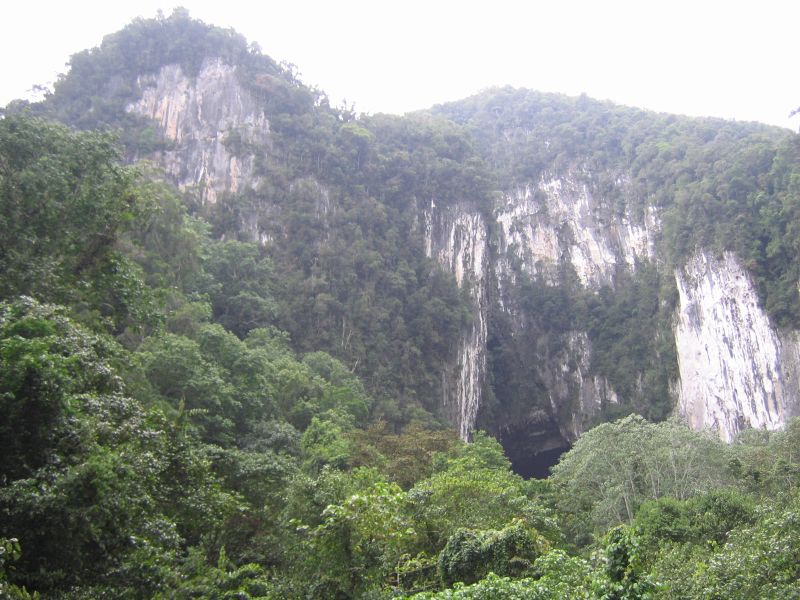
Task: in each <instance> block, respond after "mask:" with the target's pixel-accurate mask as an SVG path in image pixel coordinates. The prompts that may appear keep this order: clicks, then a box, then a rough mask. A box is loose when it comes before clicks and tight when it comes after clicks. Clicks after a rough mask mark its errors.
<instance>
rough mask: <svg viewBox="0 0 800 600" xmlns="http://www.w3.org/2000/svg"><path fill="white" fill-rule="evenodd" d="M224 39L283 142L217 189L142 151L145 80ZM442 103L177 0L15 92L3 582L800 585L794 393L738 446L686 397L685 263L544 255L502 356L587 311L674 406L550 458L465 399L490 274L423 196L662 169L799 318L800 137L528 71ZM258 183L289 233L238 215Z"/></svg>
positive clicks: (622, 388)
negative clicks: (337, 81)
mask: <svg viewBox="0 0 800 600" xmlns="http://www.w3.org/2000/svg"><path fill="white" fill-rule="evenodd" d="M212 54H213V55H217V56H220V55H221V56H223V57H224V58H225V59H226V60H229V61H231V62H232V63H235V64H237V65H239V70H240V72H239V76H240V77H241V78H242V80H243V81H244V82H246V85H249V86H251V87H252V89H253V90H254V93H258V90H259V89H260V90H261V93H262V95H263V99H264V102H265V107H266V110H267V111H268V116H269V119H270V123H271V125H272V127H273V129H272V135H273V146H272V148H271V150H270V152H269V153H266V152H264V153H263V154H261V155H259V158H260V161H261V162H260V163H259V174H260V175H261V176H262V177H263V179H264V182H265V183H264V184H263V185H262V186H260V187H258V188H257V189H255V190H251V191H248V192H245V193H242V194H240V195H239V196H232V197H229V198H226V199H225V200H226V201H225V202H219V203H218V204H217V205H215V206H205V207H204V206H198V205H197V204H196V203H195V202H193V200H192V197H191V191H189V192H188V193H187V194H186V195H185V197H181V196H179V195H178V194H177V192H176V191H175V190H174V189H173V188H172V187H171V186H170V185H169V184H168V183H166V182H164V181H163V180H162V179H161V178H160V175H159V173H158V170H157V168H155V167H153V166H152V165H150V166H148V165H146V164H138V165H133V166H130V165H126V164H124V162H125V161H124V160H123V158H125V157H129V156H131V155H132V153H133V154H135V153H136V152H132V151H133V150H134V149H137V148H138V149H139V150H138V151H140V152H142V153H144V152H146V151H149V150H152V149H153V148H155V147H162V146H160V145H162V144H165V143H166V142H165V141H164V140H162V139H156V138H153V136H152V131H151V132H149V133H148V130H147V127H148V126H147V125H146V124H145V123H143V122H142V121H141V120H139V119H137V118H134V117H132V116H130V115H129V114H128V113H126V112H125V104H126V103H127V102H129V101H130V98H131V94H132V93H133V91H134V89H135V82H136V77H137V76H138V75H140V74H142V73H145V72H152V71H153V70H156V69H158V68H159V67H160V66H161V65H163V64H167V63H170V62H177V63H179V64H181V65H182V67H183V68H184V69H185V70H186V71H187V72H188V73H196V72H197V70H198V69H199V68H200V65H201V63H202V59H203V58H204V57H205V56H207V55H212ZM265 86H266V87H265ZM90 109H91V110H90ZM570 111H572V112H570ZM436 112H439V113H441V114H439V115H437V116H432V115H425V114H420V115H413V116H409V117H406V118H399V117H390V116H385V115H376V116H371V117H367V116H363V117H360V118H356V117H355V115H353V114H352V112H350V111H348V110H347V109H346V108H339V109H336V108H332V107H330V106H329V105H328V103H327V101H326V99H325V98H324V95H322V94H321V93H320V92H318V91H316V90H312V89H309V88H307V87H305V86H303V85H302V84H301V83H300V82H298V81H297V80H296V77H295V75H294V74H293V71H292V69H290V68H288V67H285V66H279V65H276V64H275V63H274V62H273V61H271V60H270V59H268V58H267V57H264V56H262V55H261V54H260V53H259V52H258V51H257V49H255V48H251V47H249V46H248V45H247V44H246V43H245V41H244V40H243V39H242V38H241V37H240V36H238V35H236V34H234V33H233V32H229V31H224V30H219V29H217V28H213V27H208V26H206V25H204V24H202V23H199V22H197V21H193V20H191V19H189V18H188V15H186V14H185V13H184V12H181V11H178V12H176V13H175V14H173V15H172V16H170V17H167V18H159V19H155V20H142V21H137V22H135V23H133V24H132V25H131V26H129V27H128V28H126V29H125V30H123V31H122V32H120V33H118V34H115V35H113V36H109V37H108V38H107V39H106V41H105V42H104V44H103V46H102V47H101V48H100V49H98V50H94V51H89V52H86V53H81V54H79V55H77V56H76V57H75V58H74V59H73V63H72V71H71V72H70V74H69V75H67V76H65V77H64V79H63V80H62V81H61V82H60V83H59V85H58V86H57V89H56V93H55V94H54V95H53V96H52V97H51V98H49V99H48V100H47V101H45V102H44V103H43V104H42V105H37V106H30V107H24V106H21V105H19V104H17V105H14V106H11V107H9V108H8V109H7V110H6V114H5V115H4V116H3V118H2V119H0V415H2V419H0V596H3V597H11V598H30V597H34V596H35V595H36V594H38V595H39V596H40V597H43V598H87V599H88V598H197V597H203V598H205V597H208V598H276V599H277V598H319V599H334V598H393V597H394V598H396V597H415V598H418V599H423V598H430V599H432V598H476V599H477V598H498V597H505V598H553V599H555V598H675V597H685V598H717V597H725V598H757V597H771V598H790V597H794V594H796V589H797V586H798V581H800V571H798V564H800V561H798V560H797V558H798V556H800V522H798V517H797V515H798V510H800V505H799V504H798V492H797V490H798V484H799V483H800V463H799V462H798V452H797V448H798V444H800V438H799V436H800V423H798V422H797V421H793V422H791V423H790V425H789V426H788V428H787V429H786V431H783V432H778V433H767V432H753V431H751V432H746V433H745V434H744V435H743V436H742V437H741V438H740V439H739V440H738V441H737V442H736V443H734V444H732V445H726V444H723V443H721V442H720V441H719V440H718V439H716V438H713V437H710V436H709V435H707V434H705V433H697V432H693V431H690V430H688V429H687V428H685V427H684V426H682V425H680V424H679V423H677V422H674V421H670V420H666V421H665V420H663V419H664V417H665V416H666V414H667V413H668V412H669V411H668V389H667V387H668V381H669V374H670V371H669V369H670V358H669V357H670V356H671V355H670V351H671V349H670V348H669V347H667V346H668V345H665V343H664V341H663V339H659V338H658V337H657V336H656V337H655V341H654V339H653V336H651V335H649V334H650V333H651V332H652V331H655V330H657V329H658V327H660V326H661V325H660V324H662V323H663V315H664V314H665V312H668V311H669V309H670V308H671V305H670V293H671V292H670V289H669V286H668V285H667V284H665V282H664V280H663V278H662V276H661V275H660V274H659V271H658V270H657V269H656V268H655V266H653V265H641V268H639V269H637V271H636V273H635V274H634V275H630V274H623V273H620V274H619V277H618V278H617V280H616V281H615V286H614V287H613V288H612V287H608V288H603V289H601V290H599V292H597V293H592V292H587V291H586V290H579V289H578V287H577V286H576V283H575V278H574V273H569V272H568V270H565V271H564V272H563V273H562V275H563V277H562V279H561V280H560V282H559V285H552V282H550V283H548V282H545V281H538V280H528V281H525V282H524V283H523V285H521V286H520V292H519V294H520V298H519V299H518V301H519V304H520V306H523V307H524V308H525V311H526V312H525V314H526V319H527V327H528V329H526V330H523V334H522V336H521V337H519V338H517V339H516V340H515V341H514V343H511V342H509V341H508V340H505V341H503V342H501V343H498V344H497V345H495V346H493V348H492V351H493V352H495V353H496V354H495V356H494V357H492V359H493V360H494V364H495V366H497V365H499V364H502V360H500V358H498V357H503V356H508V355H511V354H514V353H515V352H520V353H521V354H520V356H521V357H522V359H521V360H520V361H518V363H517V364H519V365H520V368H524V367H526V366H529V365H527V363H528V362H529V361H530V360H533V356H531V355H528V354H525V351H526V350H527V348H526V341H529V340H532V339H533V336H534V335H535V336H540V335H541V334H542V333H544V334H547V333H551V334H553V336H554V338H555V336H556V334H559V333H563V331H564V330H567V329H570V328H574V327H575V326H576V325H575V324H576V323H577V324H579V325H580V326H581V327H583V328H584V329H585V330H586V331H588V332H589V335H590V337H591V340H592V343H593V344H594V345H595V348H597V349H599V353H598V357H597V359H596V361H595V363H594V364H593V365H592V368H593V369H596V370H597V372H599V373H602V374H604V375H605V376H607V377H608V378H609V380H610V381H611V382H612V383H613V385H614V387H615V389H617V390H618V391H619V393H620V394H621V395H622V396H623V398H622V405H621V407H620V412H622V413H627V412H631V411H633V410H636V411H637V412H641V413H645V414H646V415H647V416H648V417H650V418H651V419H653V420H661V421H662V422H660V423H653V422H650V421H646V420H645V419H643V418H642V417H639V416H635V415H629V416H626V417H624V418H622V419H620V420H614V421H613V422H608V423H603V424H601V425H599V426H598V427H596V428H594V429H592V430H591V431H589V432H587V433H586V434H585V435H584V436H583V437H581V438H580V439H579V440H578V441H577V443H576V444H575V446H574V448H573V449H572V450H570V451H569V452H568V453H567V454H565V455H564V457H563V458H562V460H561V462H560V463H559V465H558V466H557V467H555V468H554V470H553V474H552V476H551V477H549V478H547V479H543V480H524V479H523V478H521V477H520V476H518V475H517V474H515V473H514V472H513V471H512V470H511V467H510V463H509V461H508V460H507V458H506V457H505V456H504V454H503V449H502V447H501V446H500V445H499V444H498V443H497V442H496V441H495V440H494V439H493V438H491V437H489V436H487V435H485V434H481V433H477V434H476V435H475V438H474V440H473V441H472V442H471V443H469V444H466V443H464V442H462V441H460V440H458V439H456V438H455V436H454V434H453V433H452V432H451V431H450V430H449V429H448V428H447V427H446V425H445V419H444V415H443V414H442V407H441V404H440V402H439V399H440V395H439V394H440V391H441V387H440V386H441V380H440V378H441V373H442V371H443V369H444V367H445V365H446V364H448V361H450V360H451V359H452V357H453V352H454V349H455V347H456V346H457V343H458V340H459V337H460V335H462V333H463V331H464V328H465V326H466V325H467V323H468V318H469V317H468V315H469V309H470V307H471V300H470V299H469V297H468V296H467V294H466V293H465V292H464V291H463V290H460V289H459V288H458V286H457V285H456V282H455V279H454V277H453V275H452V274H450V273H447V272H445V271H444V270H442V269H441V268H439V267H438V266H437V265H436V264H435V263H434V262H433V261H432V260H430V259H429V258H427V257H426V256H425V252H424V243H423V239H422V234H421V233H420V229H419V226H418V223H417V222H416V220H415V219H417V218H418V215H419V214H420V210H421V209H422V208H423V207H425V206H426V205H427V203H429V202H430V200H431V199H432V198H435V199H436V201H437V202H441V203H444V204H446V205H447V204H449V205H456V204H458V203H467V204H469V205H470V206H471V207H472V208H474V209H476V210H478V211H482V212H483V214H485V215H487V216H489V215H491V212H492V208H493V206H492V198H493V192H492V190H493V189H495V188H496V187H498V185H499V183H498V182H500V181H515V182H516V181H523V180H525V179H529V178H534V179H535V178H537V177H538V176H539V175H540V174H541V170H542V169H543V168H545V165H550V164H552V165H556V167H555V168H562V167H563V168H570V169H574V168H575V167H576V165H577V166H578V167H580V166H582V165H583V166H588V167H592V166H600V167H602V168H603V169H604V171H603V172H608V173H613V172H614V171H615V170H616V169H619V170H623V169H624V170H627V171H629V172H630V173H632V174H633V178H634V179H633V182H632V185H633V188H634V189H636V190H639V192H637V194H636V195H634V196H632V197H627V198H622V199H620V202H629V201H634V200H636V201H639V202H641V206H642V207H643V206H645V205H646V204H650V203H654V204H655V205H657V206H660V207H662V208H663V209H664V210H665V211H666V212H665V215H666V217H665V230H664V232H665V233H664V239H663V240H662V242H661V243H663V244H664V245H665V247H666V248H668V249H671V252H672V254H671V256H673V259H674V260H677V257H679V256H682V255H683V254H681V253H685V252H689V251H690V250H691V248H692V247H693V246H694V245H696V244H700V243H702V244H711V245H712V247H716V248H718V249H723V248H730V249H734V250H736V251H737V252H739V253H740V254H741V255H742V256H743V257H746V260H747V261H748V262H747V264H748V268H749V269H750V270H751V273H752V274H753V276H754V277H755V279H756V281H757V282H758V284H759V291H760V293H761V294H762V299H763V301H764V303H765V306H766V307H767V309H768V310H769V311H770V314H771V315H772V316H773V318H775V319H776V320H777V321H778V322H780V323H782V324H784V325H795V324H796V323H797V321H796V319H797V316H796V315H797V314H800V313H798V304H800V303H798V301H797V298H796V295H797V290H796V287H791V286H789V282H791V281H794V282H796V281H797V275H798V274H797V273H796V271H795V269H796V268H797V266H796V265H797V264H798V261H797V260H796V259H797V255H796V252H797V247H796V240H797V235H796V233H797V232H796V223H795V221H796V219H797V213H796V210H797V208H796V205H797V202H796V199H797V185H798V181H800V179H798V176H797V173H798V172H800V171H798V169H800V166H798V160H797V148H798V141H797V138H796V137H794V136H788V135H787V134H786V133H784V132H779V131H775V130H773V129H769V128H764V127H761V126H756V125H736V124H726V123H722V122H715V121H703V120H684V119H680V118H676V117H668V116H661V115H659V116H654V115H647V114H645V113H641V112H639V111H632V110H628V109H619V108H613V107H608V106H604V105H601V104H598V103H594V102H593V101H590V100H588V99H564V98H558V97H551V96H536V95H534V94H530V93H528V92H525V93H523V92H516V91H509V90H501V91H493V92H490V93H487V94H485V95H482V96H478V97H476V98H474V99H471V100H468V101H465V102H464V103H463V105H461V106H460V107H459V106H458V105H454V106H451V107H444V108H442V109H437V111H436ZM442 114H444V116H446V117H447V118H444V117H443V116H442ZM568 114H572V115H573V117H572V118H567V116H568ZM536 115H539V116H538V117H536ZM45 116H47V117H51V118H59V119H62V120H63V121H65V122H67V123H69V124H70V126H71V127H72V128H70V127H68V126H66V125H63V124H57V123H56V122H54V121H52V120H48V119H47V118H45ZM534 117H535V118H534ZM448 119H450V120H448ZM526 119H528V120H526ZM530 119H533V121H531V120H530ZM536 119H540V120H536ZM97 128H104V131H101V132H98V131H96V129H97ZM108 128H113V129H115V130H117V131H116V134H117V136H118V139H119V140H120V141H119V143H117V141H115V137H114V134H110V133H109V132H108V131H107V130H106V129H108ZM509 140H510V141H509ZM543 140H549V143H548V144H543V142H542V141H543ZM229 142H230V144H231V146H232V147H233V146H235V145H236V140H235V139H233V138H232V139H230V140H229ZM140 143H141V144H142V145H138V146H137V144H140ZM153 143H154V144H155V145H153ZM548 168H549V167H548ZM606 183H607V182H604V181H594V182H593V183H592V185H597V186H602V185H605V184H606ZM318 185H324V186H325V187H326V189H327V190H328V193H329V194H330V195H331V197H332V198H333V200H334V201H335V206H336V209H335V210H332V211H330V212H329V213H326V214H325V215H324V218H320V216H319V213H320V207H319V195H318V194H317V190H318V188H317V187H316V186H318ZM265 205H270V206H277V207H279V208H280V212H279V216H278V217H276V218H273V217H274V213H267V212H259V207H263V206H265ZM247 211H254V212H255V214H256V218H257V219H261V221H260V222H259V226H260V227H261V230H262V231H264V232H266V233H268V234H269V235H270V236H272V239H273V240H277V241H276V243H274V244H269V245H267V246H262V245H258V244H256V243H253V240H251V239H248V238H247V237H246V236H245V235H244V234H242V232H241V230H240V229H239V225H240V224H241V222H242V218H243V215H244V214H245V213H247ZM687 236H688V237H687ZM497 323H498V321H496V320H495V321H493V326H496V325H497ZM494 333H495V334H496V333H497V331H495V332H494ZM526 336H529V337H526ZM558 343H559V342H558V341H557V340H556V341H553V344H558ZM665 357H666V359H665ZM502 373H504V372H503V371H502V370H501V369H499V368H496V370H495V374H496V377H495V380H494V382H493V384H494V386H495V387H496V390H495V394H494V401H495V404H494V407H495V408H494V409H495V410H496V408H497V406H498V403H503V402H504V403H506V404H505V407H504V408H505V410H507V411H511V414H513V410H517V409H519V408H520V407H519V403H520V402H521V401H520V399H519V398H520V393H521V392H522V391H524V389H525V388H524V386H523V387H520V386H521V385H522V384H520V383H519V382H520V381H524V379H525V378H524V377H523V376H524V375H525V374H526V373H523V372H521V371H514V370H513V369H511V370H509V371H506V372H505V375H506V376H507V377H505V378H503V377H500V376H499V375H500V374H502ZM525 385H530V389H528V391H530V392H531V394H529V395H528V396H527V399H528V400H530V399H531V398H532V399H533V400H534V402H536V401H537V400H541V398H539V397H538V396H536V394H537V393H538V390H537V383H536V382H535V381H534V382H533V383H530V380H528V382H527V383H526V384H525ZM514 403H516V404H514ZM487 406H488V408H487V410H492V406H493V405H492V403H491V402H489V403H488V404H487ZM490 414H491V413H490V412H487V415H490ZM606 416H607V417H608V418H611V417H616V416H621V415H613V414H607V415H606ZM485 418H486V419H489V416H486V417H485Z"/></svg>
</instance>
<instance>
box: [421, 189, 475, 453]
mask: <svg viewBox="0 0 800 600" xmlns="http://www.w3.org/2000/svg"><path fill="white" fill-rule="evenodd" d="M424 222H425V232H424V233H425V251H426V254H427V255H428V256H429V257H431V258H434V259H435V260H437V261H438V262H439V263H440V264H441V265H442V266H444V267H445V268H447V269H449V270H450V271H451V272H453V273H454V274H455V276H456V281H457V282H458V285H459V286H461V287H466V288H467V289H468V290H469V293H470V296H471V298H472V300H473V302H474V306H475V313H474V316H473V322H472V324H471V325H470V327H469V328H468V329H467V330H466V331H465V332H464V334H463V337H462V339H461V344H460V347H459V348H458V349H457V350H456V359H455V363H454V365H453V369H452V371H451V372H450V373H447V374H445V376H444V378H443V379H444V381H443V386H442V394H443V402H444V404H445V406H446V407H447V408H448V411H449V413H450V415H451V418H452V419H453V420H454V422H455V423H456V425H457V427H458V433H459V436H460V437H461V438H462V439H468V437H469V435H470V432H471V431H472V429H473V427H474V425H475V418H476V416H477V414H478V409H479V408H480V404H481V396H482V394H483V386H484V385H485V378H486V339H487V313H488V295H487V286H488V276H489V246H488V233H487V225H486V222H485V219H484V217H483V215H482V214H480V213H478V212H476V211H474V209H470V208H468V207H464V206H459V205H456V206H450V207H447V208H438V207H437V206H436V203H435V202H433V201H432V202H431V203H430V207H429V208H428V209H427V210H426V211H425V214H424Z"/></svg>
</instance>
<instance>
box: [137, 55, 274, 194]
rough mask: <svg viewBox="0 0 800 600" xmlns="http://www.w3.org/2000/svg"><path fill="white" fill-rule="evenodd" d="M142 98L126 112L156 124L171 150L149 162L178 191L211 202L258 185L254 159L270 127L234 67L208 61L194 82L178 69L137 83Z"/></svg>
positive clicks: (266, 143) (164, 70)
mask: <svg viewBox="0 0 800 600" xmlns="http://www.w3.org/2000/svg"><path fill="white" fill-rule="evenodd" d="M138 84H139V86H140V88H141V89H142V96H141V98H140V99H139V100H138V101H136V102H134V103H132V104H130V105H129V106H128V107H127V110H128V112H131V113H135V114H138V115H142V116H145V117H149V118H151V119H153V120H155V121H156V122H157V123H158V125H159V128H160V130H161V132H162V134H163V136H164V137H165V138H166V139H167V140H168V141H169V142H171V144H170V149H168V150H165V151H163V152H160V153H158V154H157V155H156V156H155V157H154V158H155V160H156V161H157V162H159V163H160V164H161V165H162V166H163V167H164V169H165V171H166V173H167V175H168V176H169V177H170V178H171V179H172V180H173V181H174V182H175V183H176V184H177V185H178V187H179V188H180V189H181V190H196V191H197V193H198V196H199V199H200V200H201V201H202V202H204V203H205V202H207V203H214V202H216V201H217V199H218V197H219V195H220V194H221V193H222V192H226V191H227V192H232V193H236V192H237V191H241V190H243V189H245V188H246V187H255V186H256V184H257V183H258V181H257V178H256V177H255V175H254V162H255V156H254V151H253V149H258V151H259V152H264V151H268V149H269V122H268V121H267V118H266V115H265V114H264V111H263V109H261V108H259V106H258V104H257V103H256V102H255V100H254V99H253V97H252V96H251V94H250V93H249V92H248V91H247V90H246V89H245V88H244V87H242V85H241V84H240V83H239V81H238V80H237V78H236V71H235V68H234V67H231V66H229V65H226V64H224V63H223V62H222V61H221V60H218V59H216V60H207V61H206V62H205V63H204V64H203V67H202V68H201V70H200V72H199V73H198V75H197V76H196V77H189V76H188V75H186V74H185V73H184V72H183V70H182V69H181V67H180V66H179V65H166V66H164V67H162V68H161V69H160V70H159V72H158V73H156V74H152V75H146V76H142V77H140V78H139V80H138Z"/></svg>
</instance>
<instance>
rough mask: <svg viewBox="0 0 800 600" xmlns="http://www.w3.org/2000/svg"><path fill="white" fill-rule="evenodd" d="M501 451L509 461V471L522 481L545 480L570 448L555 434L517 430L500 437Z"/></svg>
mask: <svg viewBox="0 0 800 600" xmlns="http://www.w3.org/2000/svg"><path fill="white" fill-rule="evenodd" d="M556 431H557V430H556ZM500 443H501V444H502V446H503V450H504V451H505V453H506V456H507V457H508V460H510V461H511V470H512V471H514V473H516V474H517V475H519V476H520V477H523V478H524V479H546V478H547V477H549V476H550V469H551V468H552V467H554V466H555V465H557V464H558V461H559V460H561V455H562V454H564V453H565V452H568V451H569V450H570V448H571V447H572V446H571V445H570V443H569V442H567V441H566V440H565V439H564V438H562V437H561V435H560V434H558V433H557V432H552V431H548V432H547V433H546V434H544V435H543V432H542V431H538V432H535V433H534V432H528V431H525V430H522V431H520V430H519V429H515V430H511V431H507V432H505V434H504V435H502V436H501V437H500Z"/></svg>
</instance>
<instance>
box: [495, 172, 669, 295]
mask: <svg viewBox="0 0 800 600" xmlns="http://www.w3.org/2000/svg"><path fill="white" fill-rule="evenodd" d="M616 184H617V188H618V190H617V191H618V193H620V194H624V193H625V187H626V186H625V182H624V181H623V180H618V181H617V182H616ZM610 204H611V203H610V201H609V200H608V199H607V198H605V197H604V196H603V195H601V194H599V193H597V192H595V191H593V190H592V189H591V187H590V185H589V183H588V181H587V178H586V174H584V173H568V174H565V175H562V176H559V177H556V176H542V178H541V179H540V181H539V182H538V183H537V184H536V185H531V184H529V185H527V186H525V187H523V188H518V189H516V190H514V191H512V192H510V193H507V194H505V196H504V198H503V202H502V204H501V206H500V207H499V209H498V211H497V223H498V225H499V226H500V231H501V236H500V253H499V255H500V257H501V258H500V261H499V265H500V267H501V268H502V270H503V271H504V272H505V273H506V274H507V276H508V277H510V278H513V270H512V269H511V268H510V265H511V264H512V263H514V262H516V264H518V265H519V266H520V268H521V270H522V271H523V272H524V273H526V274H527V275H531V276H534V275H542V276H544V277H545V278H546V279H550V280H554V273H555V272H556V270H557V268H558V266H559V265H560V264H561V263H562V262H568V263H570V264H571V265H572V267H573V268H574V270H575V273H576V274H577V276H578V278H579V279H580V281H581V283H582V284H583V285H584V286H585V287H588V288H597V287H599V286H601V285H603V284H609V283H611V281H612V279H613V276H614V273H615V271H616V269H617V268H619V266H621V265H625V266H627V267H629V268H632V267H633V266H634V264H635V263H636V260H637V259H644V258H647V259H650V258H653V257H654V255H655V236H654V233H655V232H657V230H658V228H659V226H660V223H659V220H658V217H657V214H656V212H655V211H654V210H650V211H648V212H647V214H646V216H645V217H644V218H643V219H640V220H637V219H635V218H634V217H633V216H632V215H631V214H630V212H625V211H623V212H622V213H621V214H615V210H614V209H613V208H612V206H610ZM639 221H642V222H639Z"/></svg>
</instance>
